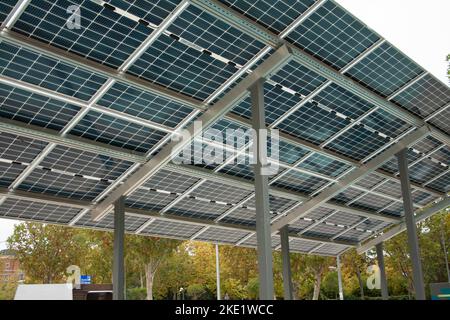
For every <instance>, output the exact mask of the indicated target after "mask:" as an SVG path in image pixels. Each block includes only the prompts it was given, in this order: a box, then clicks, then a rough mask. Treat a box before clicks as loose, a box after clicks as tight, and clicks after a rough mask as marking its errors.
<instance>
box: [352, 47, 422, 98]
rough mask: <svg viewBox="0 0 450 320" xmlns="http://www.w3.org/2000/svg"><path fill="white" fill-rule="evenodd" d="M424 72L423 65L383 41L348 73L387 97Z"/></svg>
mask: <svg viewBox="0 0 450 320" xmlns="http://www.w3.org/2000/svg"><path fill="white" fill-rule="evenodd" d="M423 72H424V71H423V69H422V68H421V67H419V66H418V65H417V64H416V63H415V62H413V61H412V60H411V59H409V58H408V57H406V56H405V55H404V54H402V53H401V52H400V51H398V50H397V49H396V48H394V47H393V46H392V45H390V44H389V43H383V44H382V45H381V46H380V47H378V48H377V49H375V50H374V51H373V52H372V53H370V54H369V55H368V56H367V57H366V58H364V59H363V60H362V61H361V62H359V63H358V64H357V65H356V66H354V67H353V68H351V69H350V70H349V71H348V73H347V74H348V75H349V76H350V77H352V78H353V79H355V80H357V81H358V82H360V83H362V84H363V85H365V86H366V87H368V88H370V89H372V90H374V91H375V92H377V93H379V94H381V95H383V96H385V97H387V96H389V95H390V94H392V93H394V92H395V91H396V90H398V89H400V88H401V87H403V86H404V85H406V84H407V83H408V82H409V81H411V80H412V79H414V78H416V77H417V76H418V75H420V74H421V73H423Z"/></svg>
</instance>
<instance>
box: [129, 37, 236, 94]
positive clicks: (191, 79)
mask: <svg viewBox="0 0 450 320" xmlns="http://www.w3.org/2000/svg"><path fill="white" fill-rule="evenodd" d="M236 71H237V69H236V68H235V67H234V66H232V65H230V64H226V63H224V62H222V61H219V60H216V59H214V58H213V57H211V56H210V55H208V54H206V53H201V52H199V51H197V50H195V49H193V48H191V47H188V46H186V45H184V44H183V43H181V42H179V41H177V40H174V39H172V38H171V37H169V36H166V35H165V34H162V35H161V36H160V37H159V38H158V39H157V40H156V41H155V42H154V43H153V45H152V46H151V47H150V48H149V49H148V50H147V51H146V52H145V53H144V54H142V56H141V57H140V58H139V59H138V60H137V61H136V62H135V64H134V65H133V66H131V67H130V69H129V71H128V72H129V73H131V74H133V75H136V76H138V77H141V78H144V79H146V80H148V81H150V82H154V83H157V84H160V85H162V86H165V87H168V88H170V89H172V90H176V91H179V92H181V93H184V94H186V95H189V96H192V97H194V98H197V99H200V100H205V99H206V98H208V96H210V95H211V94H212V93H214V91H215V90H216V89H217V88H219V87H220V85H222V84H223V83H224V82H225V81H226V80H227V79H228V78H230V77H231V76H232V75H233V74H234V73H235V72H236Z"/></svg>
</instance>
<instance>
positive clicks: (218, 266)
mask: <svg viewBox="0 0 450 320" xmlns="http://www.w3.org/2000/svg"><path fill="white" fill-rule="evenodd" d="M216 277H217V280H216V286H217V300H220V260H219V244H217V243H216Z"/></svg>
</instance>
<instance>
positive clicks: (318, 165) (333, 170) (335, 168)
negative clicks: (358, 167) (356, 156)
mask: <svg viewBox="0 0 450 320" xmlns="http://www.w3.org/2000/svg"><path fill="white" fill-rule="evenodd" d="M299 167H300V168H302V169H306V170H310V171H313V172H317V173H321V174H324V175H326V176H330V177H337V176H339V175H341V174H342V173H344V172H345V171H346V170H348V169H350V166H349V165H347V164H345V163H342V162H340V161H337V160H334V159H331V158H328V157H326V156H323V155H321V154H318V153H315V154H313V155H312V156H311V157H309V158H308V159H306V160H305V161H304V162H302V163H301V164H300V166H299Z"/></svg>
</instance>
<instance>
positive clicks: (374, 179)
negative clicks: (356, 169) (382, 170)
mask: <svg viewBox="0 0 450 320" xmlns="http://www.w3.org/2000/svg"><path fill="white" fill-rule="evenodd" d="M383 180H385V178H384V177H381V176H379V175H377V174H374V173H372V174H369V175H368V176H366V177H364V178H363V179H361V180H359V181H358V182H357V183H356V185H358V186H360V187H363V188H366V189H372V188H373V187H375V186H376V185H377V184H379V183H381V182H382V181H383Z"/></svg>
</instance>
